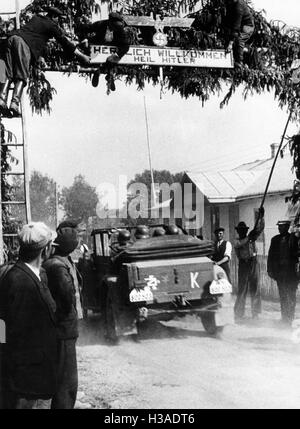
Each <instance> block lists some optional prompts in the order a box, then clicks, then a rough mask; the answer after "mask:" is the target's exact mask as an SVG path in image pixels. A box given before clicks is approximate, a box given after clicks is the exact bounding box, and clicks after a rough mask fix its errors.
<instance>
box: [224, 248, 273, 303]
mask: <svg viewBox="0 0 300 429" xmlns="http://www.w3.org/2000/svg"><path fill="white" fill-rule="evenodd" d="M258 261H259V280H260V287H261V294H262V297H263V298H265V299H272V300H273V299H274V300H278V299H279V295H278V288H277V284H276V282H275V281H274V280H272V279H271V278H270V277H269V276H268V273H267V256H258ZM230 269H231V280H232V283H233V288H234V291H235V292H236V291H237V285H238V260H237V257H236V256H234V257H233V258H232V261H231V266H230Z"/></svg>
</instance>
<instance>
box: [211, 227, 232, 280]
mask: <svg viewBox="0 0 300 429" xmlns="http://www.w3.org/2000/svg"><path fill="white" fill-rule="evenodd" d="M224 232H225V229H224V228H217V229H216V230H215V237H216V240H215V252H214V254H213V257H212V260H213V261H214V262H215V263H216V264H217V265H219V266H220V267H221V268H223V270H224V271H225V273H226V275H227V278H228V281H229V283H231V278H230V267H229V261H230V259H231V252H232V245H231V243H230V241H226V240H224Z"/></svg>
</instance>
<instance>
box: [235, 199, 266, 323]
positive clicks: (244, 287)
mask: <svg viewBox="0 0 300 429" xmlns="http://www.w3.org/2000/svg"><path fill="white" fill-rule="evenodd" d="M264 227H265V221H264V208H263V207H260V209H259V214H258V219H257V222H256V225H255V227H254V229H253V230H252V231H251V232H250V233H249V234H248V230H249V227H248V226H247V225H246V224H245V222H240V223H239V224H238V225H237V227H236V228H235V229H236V231H237V233H238V239H237V240H236V241H235V243H234V248H235V252H236V255H237V258H238V260H239V268H238V292H237V299H236V302H235V305H234V315H235V320H236V322H240V321H241V320H242V319H243V318H244V315H245V305H246V297H247V293H248V290H249V291H250V296H251V313H252V318H253V319H257V318H258V315H259V314H260V313H261V297H260V288H259V273H258V261H257V247H256V243H255V242H256V240H257V239H258V237H259V236H260V234H261V233H262V232H263V230H264Z"/></svg>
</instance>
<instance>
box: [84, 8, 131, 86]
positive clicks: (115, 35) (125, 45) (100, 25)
mask: <svg viewBox="0 0 300 429" xmlns="http://www.w3.org/2000/svg"><path fill="white" fill-rule="evenodd" d="M77 29H78V31H79V32H80V33H81V34H82V35H84V37H86V38H87V39H88V41H89V43H91V44H94V45H103V44H104V45H111V46H115V47H116V52H114V53H113V54H112V55H109V56H108V58H107V60H106V68H107V76H106V80H107V82H108V86H109V88H110V90H111V91H115V84H114V77H113V68H114V66H115V65H116V64H117V63H118V62H119V61H120V59H121V58H122V57H123V56H124V55H125V54H126V53H127V52H128V50H129V45H130V43H129V35H128V32H127V28H126V24H125V21H124V18H123V16H122V15H121V14H120V13H119V12H110V14H109V16H108V19H103V20H101V21H96V22H93V23H79V24H78V26H77ZM99 77H100V69H98V70H96V72H95V73H94V75H93V79H92V85H93V86H94V87H97V86H98V83H99Z"/></svg>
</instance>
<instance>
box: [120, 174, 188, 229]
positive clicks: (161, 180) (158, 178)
mask: <svg viewBox="0 0 300 429" xmlns="http://www.w3.org/2000/svg"><path fill="white" fill-rule="evenodd" d="M182 177H183V173H175V174H172V173H171V172H170V171H168V170H153V179H154V187H155V190H153V186H152V178H151V172H150V170H144V171H143V173H139V174H136V175H135V176H134V179H133V180H131V181H130V182H129V183H128V200H127V208H128V209H129V210H128V211H126V213H127V214H129V217H130V206H131V204H132V202H133V200H135V201H136V202H137V199H138V200H139V204H138V206H137V210H138V211H140V212H141V213H142V214H144V217H143V216H141V217H140V218H139V219H138V223H145V222H146V223H149V213H150V212H149V210H150V209H151V208H152V207H153V206H154V205H158V204H159V203H163V202H164V201H165V199H166V198H167V199H170V198H172V197H173V196H174V189H173V190H171V193H169V192H168V191H169V189H167V192H168V194H167V196H166V195H165V194H164V192H163V189H162V188H160V189H159V192H158V191H157V190H158V187H159V186H161V185H163V184H167V185H173V187H174V186H176V185H177V184H178V183H180V182H181V179H182ZM143 185H144V186H145V188H144V189H145V191H146V192H145V194H144V192H143ZM153 191H155V196H154V198H155V200H154V199H153ZM128 221H129V220H128ZM151 222H152V220H150V223H151ZM130 223H133V224H135V223H136V222H135V221H133V222H132V220H131V221H130ZM154 223H157V219H156V220H154Z"/></svg>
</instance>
